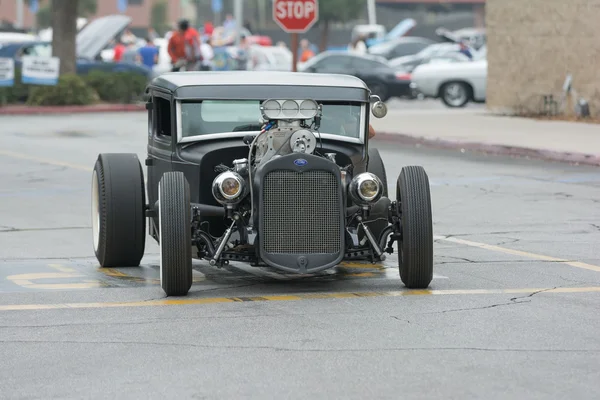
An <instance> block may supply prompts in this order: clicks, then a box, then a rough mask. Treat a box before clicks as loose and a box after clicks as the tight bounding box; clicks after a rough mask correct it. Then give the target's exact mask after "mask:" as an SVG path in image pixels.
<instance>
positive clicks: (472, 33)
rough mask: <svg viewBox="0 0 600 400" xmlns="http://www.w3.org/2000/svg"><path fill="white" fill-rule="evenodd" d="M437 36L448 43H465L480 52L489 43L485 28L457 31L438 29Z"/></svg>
mask: <svg viewBox="0 0 600 400" xmlns="http://www.w3.org/2000/svg"><path fill="white" fill-rule="evenodd" d="M436 34H437V35H438V36H439V37H440V38H442V39H443V40H445V41H447V42H454V43H458V42H461V41H464V42H466V43H467V44H468V45H469V46H471V47H473V48H474V49H475V50H479V49H480V48H481V47H483V46H485V44H486V42H487V38H486V34H485V29H483V28H463V29H458V30H456V31H449V30H447V29H445V28H438V29H437V30H436Z"/></svg>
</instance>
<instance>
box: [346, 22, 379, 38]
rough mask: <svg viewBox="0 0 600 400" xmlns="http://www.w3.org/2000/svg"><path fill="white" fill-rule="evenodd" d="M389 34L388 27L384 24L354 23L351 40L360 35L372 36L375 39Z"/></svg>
mask: <svg viewBox="0 0 600 400" xmlns="http://www.w3.org/2000/svg"><path fill="white" fill-rule="evenodd" d="M386 34H387V29H385V26H383V25H376V24H365V25H354V28H352V33H351V36H350V42H351V41H353V40H354V39H356V38H357V37H359V36H364V37H370V38H372V39H375V40H382V39H384V38H385V35H386Z"/></svg>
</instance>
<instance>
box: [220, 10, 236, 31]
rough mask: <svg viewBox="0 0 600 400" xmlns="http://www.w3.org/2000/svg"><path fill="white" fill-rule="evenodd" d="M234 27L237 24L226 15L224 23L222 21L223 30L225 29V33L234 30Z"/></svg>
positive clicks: (229, 15)
mask: <svg viewBox="0 0 600 400" xmlns="http://www.w3.org/2000/svg"><path fill="white" fill-rule="evenodd" d="M236 27H237V22H236V20H235V19H234V18H233V15H231V14H227V16H226V17H225V21H223V28H225V30H226V31H232V30H235V28H236Z"/></svg>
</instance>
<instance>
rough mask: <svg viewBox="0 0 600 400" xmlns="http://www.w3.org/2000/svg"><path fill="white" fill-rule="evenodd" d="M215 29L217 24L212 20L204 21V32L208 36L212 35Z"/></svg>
mask: <svg viewBox="0 0 600 400" xmlns="http://www.w3.org/2000/svg"><path fill="white" fill-rule="evenodd" d="M214 31H215V26H214V25H213V23H212V22H210V21H206V22H204V34H205V35H206V36H208V37H211V36H212V34H213V32H214Z"/></svg>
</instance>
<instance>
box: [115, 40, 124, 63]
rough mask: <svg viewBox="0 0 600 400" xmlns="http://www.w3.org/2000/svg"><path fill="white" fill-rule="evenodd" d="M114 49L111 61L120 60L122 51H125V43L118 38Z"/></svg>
mask: <svg viewBox="0 0 600 400" xmlns="http://www.w3.org/2000/svg"><path fill="white" fill-rule="evenodd" d="M113 50H114V52H115V53H114V55H113V61H114V62H119V61H121V59H122V58H123V53H125V50H126V48H125V45H124V44H123V42H121V41H120V40H119V41H117V44H116V45H115V48H114V49H113Z"/></svg>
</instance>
